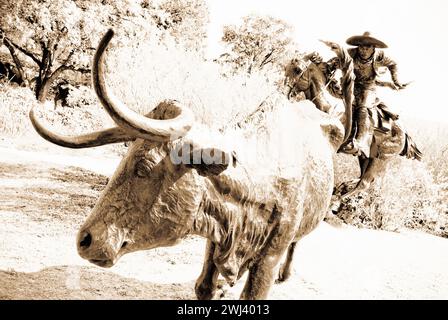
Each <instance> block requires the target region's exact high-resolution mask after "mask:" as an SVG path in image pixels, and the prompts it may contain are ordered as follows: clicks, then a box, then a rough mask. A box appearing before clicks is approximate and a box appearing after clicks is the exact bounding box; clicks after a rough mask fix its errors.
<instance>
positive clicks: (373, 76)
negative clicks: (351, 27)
mask: <svg viewBox="0 0 448 320" xmlns="http://www.w3.org/2000/svg"><path fill="white" fill-rule="evenodd" d="M346 42H347V44H349V45H352V46H355V48H350V49H348V50H347V51H348V53H349V55H350V56H351V57H352V59H353V66H354V73H355V82H354V103H353V124H354V130H353V131H352V135H351V139H350V141H349V142H348V143H347V144H346V145H345V146H344V147H343V149H342V150H343V151H344V152H346V153H351V154H354V155H358V156H359V155H361V154H364V156H365V157H367V158H369V157H370V146H371V144H372V138H373V124H372V117H373V115H374V112H373V111H372V110H373V107H374V106H375V105H376V104H378V102H379V101H378V98H377V95H376V87H377V85H378V84H382V82H379V81H378V79H377V78H378V75H379V68H381V67H386V68H387V69H388V70H389V72H390V74H391V79H392V83H389V87H391V88H392V89H395V90H399V89H404V88H406V86H407V85H408V84H401V83H400V82H399V81H398V79H397V64H396V63H395V62H394V61H393V60H392V59H390V58H389V57H387V56H386V55H385V54H384V51H383V50H378V48H381V49H384V48H387V45H386V44H385V43H384V42H382V41H380V40H378V39H376V38H374V37H372V36H371V35H370V34H369V33H368V32H365V33H364V34H363V35H361V36H353V37H350V38H348V39H347V41H346ZM381 107H383V108H382V109H383V110H386V111H389V110H387V109H386V108H385V106H384V104H380V108H381ZM389 112H390V111H389ZM390 115H391V116H392V117H393V118H395V119H396V118H398V117H397V116H396V115H394V114H392V113H390Z"/></svg>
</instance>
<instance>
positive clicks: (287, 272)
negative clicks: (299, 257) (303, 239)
mask: <svg viewBox="0 0 448 320" xmlns="http://www.w3.org/2000/svg"><path fill="white" fill-rule="evenodd" d="M296 245H297V241H295V242H291V244H290V245H289V247H288V252H287V254H286V259H285V262H283V263H282V264H281V266H280V270H279V272H278V279H277V282H283V281H286V280H288V279H289V277H290V276H291V269H292V259H293V258H294V251H295V249H296Z"/></svg>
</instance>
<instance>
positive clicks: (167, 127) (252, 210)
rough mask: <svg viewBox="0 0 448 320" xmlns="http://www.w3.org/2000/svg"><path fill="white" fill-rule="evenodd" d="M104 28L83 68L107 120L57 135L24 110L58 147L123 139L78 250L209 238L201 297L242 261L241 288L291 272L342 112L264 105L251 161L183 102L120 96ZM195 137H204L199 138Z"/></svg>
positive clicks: (321, 198) (325, 196) (325, 178)
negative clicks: (112, 87)
mask: <svg viewBox="0 0 448 320" xmlns="http://www.w3.org/2000/svg"><path fill="white" fill-rule="evenodd" d="M112 36H113V31H112V30H109V31H108V32H107V33H106V34H105V36H104V37H103V38H102V40H101V42H100V44H99V46H98V49H97V51H96V54H95V57H94V61H93V66H92V73H93V77H92V79H93V87H94V88H95V91H96V94H97V95H98V99H99V100H100V101H101V103H102V105H103V106H104V108H105V110H106V111H107V112H108V113H109V115H110V116H111V117H112V119H113V120H114V122H115V123H116V124H117V126H116V127H114V128H110V129H107V130H103V131H99V132H94V133H90V134H86V135H82V136H76V137H71V136H62V135H59V134H56V133H53V132H51V131H50V130H48V129H46V128H45V127H44V126H43V125H42V124H41V123H39V122H38V120H37V118H36V116H35V114H34V112H33V110H31V112H30V118H31V121H32V123H33V126H34V128H35V129H36V131H37V132H38V133H39V134H40V135H41V136H42V137H43V138H44V139H46V140H48V141H50V142H52V143H55V144H58V145H60V146H63V147H69V148H87V147H95V146H101V145H105V144H110V143H117V142H124V141H132V143H131V145H130V147H129V150H128V152H127V154H126V156H125V157H124V158H123V159H122V161H121V163H120V165H119V167H118V168H117V170H116V171H115V173H114V175H113V177H112V178H111V179H110V181H109V183H108V185H107V187H106V188H105V190H104V191H103V193H102V195H101V197H100V199H99V200H98V201H97V203H96V205H95V207H94V208H93V210H92V213H91V214H90V216H89V218H88V219H87V221H86V222H85V223H84V224H83V225H82V227H81V229H80V230H79V234H78V240H77V246H78V252H79V254H80V256H81V257H83V258H84V259H87V260H88V261H90V262H92V263H94V264H96V265H98V266H101V267H111V266H113V265H114V264H115V263H117V261H118V260H119V258H120V257H121V256H123V255H124V254H127V253H130V252H134V251H139V250H147V249H152V248H156V247H161V246H171V245H174V244H176V243H178V241H179V240H181V239H183V238H185V237H186V236H187V235H189V234H193V235H199V236H202V237H205V238H207V239H208V241H207V248H206V252H205V262H204V266H203V269H202V273H201V274H200V276H199V278H198V280H197V282H196V286H195V292H196V295H197V297H198V298H199V299H211V298H212V297H213V296H214V294H215V292H216V288H217V278H218V275H219V274H221V275H222V276H223V277H224V278H225V280H226V281H227V282H228V283H229V284H230V285H233V284H234V283H235V281H237V280H238V279H239V278H240V277H241V276H242V275H243V273H244V272H245V271H247V270H248V277H247V281H246V284H245V287H244V290H243V292H242V293H241V298H242V299H264V298H267V296H268V291H269V289H270V287H271V285H272V284H273V283H274V281H275V279H276V278H277V277H278V280H280V281H283V280H286V279H287V278H288V276H289V275H290V272H291V260H292V255H293V252H294V248H295V245H296V242H297V241H298V240H299V239H300V238H302V237H303V236H305V235H306V234H308V233H309V232H311V231H312V230H313V229H314V228H315V227H316V226H317V225H318V224H319V222H320V221H321V220H322V219H323V218H324V217H325V215H326V211H327V209H328V206H329V203H330V199H331V194H332V190H333V161H332V154H333V153H334V152H335V151H336V150H337V148H338V147H339V146H340V144H341V143H342V140H343V132H344V129H343V128H341V124H340V122H339V121H338V120H337V119H332V118H330V117H329V116H328V115H326V114H324V113H321V112H319V111H318V110H316V109H315V108H314V106H312V105H311V104H309V105H306V104H305V105H304V106H303V107H302V108H297V106H290V105H289V103H288V102H287V101H285V106H281V107H279V108H278V109H277V111H275V112H274V113H273V118H277V119H280V120H279V121H281V123H280V124H281V125H279V124H278V123H277V124H273V125H272V127H273V128H271V129H272V133H273V134H271V135H269V136H267V137H266V140H265V141H263V142H264V143H265V144H266V145H267V146H271V147H272V146H274V149H272V148H271V149H270V148H265V149H263V148H261V147H259V148H258V149H257V150H256V151H257V152H253V153H250V155H251V156H254V155H257V156H258V159H261V160H267V161H266V162H265V164H266V165H264V164H263V165H262V164H261V163H256V162H254V163H250V161H247V160H245V159H244V158H239V155H240V154H243V153H244V152H245V150H248V149H249V150H250V148H251V144H250V143H251V142H250V141H244V143H243V144H242V147H238V146H237V144H236V143H235V147H234V148H233V147H232V148H233V149H232V150H226V149H224V148H221V147H220V146H219V144H218V141H219V140H220V139H221V138H222V137H223V136H222V135H221V134H219V133H218V131H216V132H213V131H210V130H208V129H205V128H204V129H201V127H200V126H199V125H198V124H197V123H195V122H194V116H193V114H192V112H191V111H189V109H188V108H186V107H185V106H182V105H181V104H180V103H178V102H176V101H163V102H161V103H159V104H158V105H157V106H156V107H155V108H154V109H153V110H152V111H151V112H150V113H149V114H147V115H146V116H143V115H140V114H137V113H136V112H134V111H132V110H131V109H129V108H128V107H127V106H126V105H125V104H123V103H121V102H120V101H118V100H117V99H116V98H115V97H114V96H113V95H112V94H111V93H110V92H109V89H108V88H107V86H106V84H105V79H104V70H103V65H104V62H103V56H104V53H105V51H106V48H107V46H108V44H109V42H110V40H111V38H112ZM190 129H191V130H190ZM205 136H206V137H208V138H209V139H208V141H211V142H209V143H208V144H206V145H202V144H201V143H202V142H201V141H202V140H201V137H205ZM224 137H225V136H224ZM277 138H278V139H277ZM275 139H277V140H275ZM215 141H216V145H213V143H214V142H215ZM232 141H234V140H232ZM192 146H193V148H191V147H192ZM252 146H253V145H252ZM272 150H274V151H275V152H272ZM280 151H281V152H280ZM274 155H275V156H274ZM179 160H180V161H179ZM263 170H264V171H263ZM285 253H286V261H285V263H284V264H282V265H281V266H280V260H281V258H282V256H283V255H284V254H285ZM148 263H150V261H148Z"/></svg>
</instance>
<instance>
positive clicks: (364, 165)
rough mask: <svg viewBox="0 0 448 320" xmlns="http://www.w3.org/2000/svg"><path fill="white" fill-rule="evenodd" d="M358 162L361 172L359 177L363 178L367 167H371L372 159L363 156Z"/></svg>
mask: <svg viewBox="0 0 448 320" xmlns="http://www.w3.org/2000/svg"><path fill="white" fill-rule="evenodd" d="M358 162H359V171H360V175H359V177H360V178H361V177H362V176H363V175H364V174H365V173H366V170H367V166H368V165H369V162H370V159H369V158H367V157H365V156H364V155H361V156H359V157H358Z"/></svg>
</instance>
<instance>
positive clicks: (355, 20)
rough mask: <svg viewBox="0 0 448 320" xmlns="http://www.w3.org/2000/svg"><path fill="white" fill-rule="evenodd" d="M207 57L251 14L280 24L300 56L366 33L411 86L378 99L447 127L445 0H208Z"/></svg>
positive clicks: (447, 10) (326, 52)
mask: <svg viewBox="0 0 448 320" xmlns="http://www.w3.org/2000/svg"><path fill="white" fill-rule="evenodd" d="M208 3H209V8H210V11H211V12H210V20H211V21H210V23H211V26H210V29H209V47H210V48H209V52H210V55H212V56H216V55H217V54H218V53H220V52H222V51H221V50H222V49H221V48H220V47H219V46H220V38H221V36H222V26H223V25H226V24H237V23H239V21H240V19H241V17H243V16H245V15H248V14H250V13H254V14H259V15H271V16H274V17H277V18H280V19H282V20H284V21H286V22H288V23H290V24H291V25H293V26H294V28H295V32H296V33H295V37H296V39H295V40H296V41H297V42H298V43H299V45H300V47H299V49H300V50H301V51H314V50H317V51H319V52H320V53H321V54H322V55H323V56H324V57H328V56H329V55H331V52H330V51H329V50H328V49H327V48H326V47H325V46H324V45H323V44H321V43H320V42H318V39H323V40H330V41H334V42H338V43H340V44H343V45H345V40H346V39H347V38H348V37H350V36H352V35H357V34H362V33H364V32H365V31H369V32H370V33H371V34H372V36H374V37H377V38H379V39H380V40H383V41H384V42H386V43H387V44H388V46H389V48H388V49H386V50H385V52H386V54H388V55H389V56H390V57H391V58H393V59H394V60H396V62H397V63H398V67H399V69H398V71H399V79H400V80H401V81H402V82H408V81H414V82H413V83H412V84H411V85H410V86H409V87H408V88H407V89H406V90H403V91H400V92H393V91H390V90H389V92H385V93H384V95H383V96H382V97H383V98H384V99H385V101H386V102H388V104H389V105H390V106H391V108H392V109H393V110H395V111H397V112H399V113H400V114H406V115H407V116H413V117H424V118H429V119H435V120H440V121H446V122H448V107H447V102H446V97H447V96H446V95H445V94H444V92H446V91H447V90H448V86H447V85H446V82H447V80H446V77H447V75H448V63H446V62H445V61H444V60H443V59H444V57H446V56H447V53H448V36H447V32H448V1H446V0H370V1H367V0H341V1H331V0H313V1H298V0H226V1H221V0H208Z"/></svg>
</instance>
